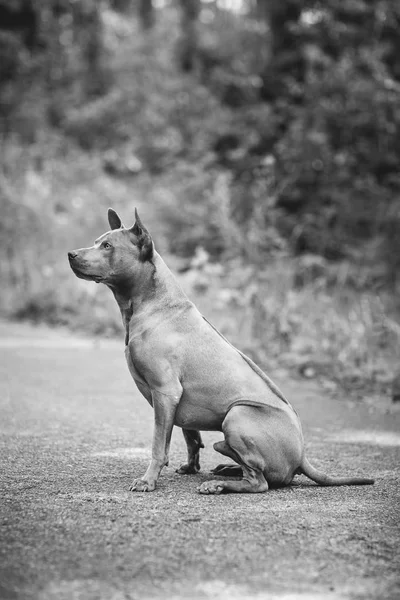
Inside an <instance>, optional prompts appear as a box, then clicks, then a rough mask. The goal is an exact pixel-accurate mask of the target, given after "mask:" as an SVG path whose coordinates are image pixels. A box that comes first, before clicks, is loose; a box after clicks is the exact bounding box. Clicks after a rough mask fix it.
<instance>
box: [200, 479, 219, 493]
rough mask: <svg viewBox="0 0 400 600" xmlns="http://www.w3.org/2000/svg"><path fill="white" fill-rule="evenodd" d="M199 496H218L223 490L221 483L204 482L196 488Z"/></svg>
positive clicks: (215, 481)
mask: <svg viewBox="0 0 400 600" xmlns="http://www.w3.org/2000/svg"><path fill="white" fill-rule="evenodd" d="M198 489H199V492H200V494H220V493H221V492H222V491H223V489H224V482H223V481H217V480H214V481H205V482H204V483H202V484H201V486H200V487H199V488H198Z"/></svg>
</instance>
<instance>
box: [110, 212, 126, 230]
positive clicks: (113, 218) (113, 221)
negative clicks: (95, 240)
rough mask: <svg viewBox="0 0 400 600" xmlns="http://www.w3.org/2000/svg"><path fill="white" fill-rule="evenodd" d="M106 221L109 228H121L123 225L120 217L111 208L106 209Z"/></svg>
mask: <svg viewBox="0 0 400 600" xmlns="http://www.w3.org/2000/svg"><path fill="white" fill-rule="evenodd" d="M108 222H109V223H110V227H111V229H121V227H123V225H122V221H121V219H120V218H119V216H118V215H117V213H116V212H115V210H114V209H113V208H109V209H108Z"/></svg>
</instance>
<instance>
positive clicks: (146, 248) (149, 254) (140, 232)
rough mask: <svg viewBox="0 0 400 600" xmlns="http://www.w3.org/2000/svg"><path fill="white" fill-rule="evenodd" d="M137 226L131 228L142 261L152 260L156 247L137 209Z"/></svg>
mask: <svg viewBox="0 0 400 600" xmlns="http://www.w3.org/2000/svg"><path fill="white" fill-rule="evenodd" d="M135 219H136V222H135V224H134V225H133V226H132V227H131V228H130V231H131V232H132V233H133V234H134V235H135V236H136V237H137V245H138V246H139V249H140V260H142V261H145V260H151V259H152V258H153V254H154V245H153V240H152V239H151V235H150V233H149V232H148V230H147V229H146V227H145V226H144V225H143V223H142V221H141V219H140V217H139V214H138V211H137V210H136V208H135Z"/></svg>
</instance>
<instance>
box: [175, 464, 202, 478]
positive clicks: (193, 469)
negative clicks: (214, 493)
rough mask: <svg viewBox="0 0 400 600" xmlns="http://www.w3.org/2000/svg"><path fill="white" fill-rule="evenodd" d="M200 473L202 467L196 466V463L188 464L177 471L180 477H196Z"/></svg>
mask: <svg viewBox="0 0 400 600" xmlns="http://www.w3.org/2000/svg"><path fill="white" fill-rule="evenodd" d="M199 471H200V465H196V464H194V463H187V464H184V465H181V466H180V467H179V469H176V472H177V473H179V475H196V473H198V472H199Z"/></svg>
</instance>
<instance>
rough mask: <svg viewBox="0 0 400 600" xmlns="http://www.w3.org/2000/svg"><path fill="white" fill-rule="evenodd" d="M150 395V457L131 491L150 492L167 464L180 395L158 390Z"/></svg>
mask: <svg viewBox="0 0 400 600" xmlns="http://www.w3.org/2000/svg"><path fill="white" fill-rule="evenodd" d="M151 396H152V401H153V408H154V433H153V447H152V458H151V461H150V464H149V466H148V468H147V471H146V473H145V474H144V475H143V477H141V478H140V479H135V480H134V481H133V483H132V485H131V486H130V488H129V489H130V491H132V492H152V491H153V490H154V489H155V487H156V483H157V479H158V477H159V475H160V473H161V471H162V469H163V467H165V466H166V465H168V455H169V446H170V442H171V435H172V429H173V426H174V418H175V412H176V408H177V406H178V404H179V399H180V397H179V396H175V395H169V394H168V395H167V394H164V393H162V392H159V391H152V393H151Z"/></svg>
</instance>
